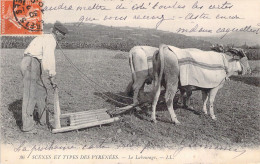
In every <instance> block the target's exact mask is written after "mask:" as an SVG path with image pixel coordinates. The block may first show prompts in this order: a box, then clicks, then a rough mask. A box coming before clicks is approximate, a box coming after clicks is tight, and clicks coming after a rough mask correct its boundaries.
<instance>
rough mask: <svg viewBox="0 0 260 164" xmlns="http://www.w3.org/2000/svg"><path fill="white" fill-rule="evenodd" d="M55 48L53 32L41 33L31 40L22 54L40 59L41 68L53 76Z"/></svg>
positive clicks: (54, 70) (54, 71)
mask: <svg viewBox="0 0 260 164" xmlns="http://www.w3.org/2000/svg"><path fill="white" fill-rule="evenodd" d="M55 49H56V39H55V37H54V34H43V35H41V36H37V37H36V38H34V39H33V40H32V42H31V43H30V44H29V46H28V47H27V48H26V49H25V51H24V54H28V55H30V56H32V57H35V58H37V59H40V60H42V67H43V70H44V71H47V72H48V73H49V76H55V75H56V68H55V67H56V66H55V56H54V51H55Z"/></svg>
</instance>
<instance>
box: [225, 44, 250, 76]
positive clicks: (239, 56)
mask: <svg viewBox="0 0 260 164" xmlns="http://www.w3.org/2000/svg"><path fill="white" fill-rule="evenodd" d="M227 52H230V53H231V54H233V59H234V60H237V61H239V63H240V65H241V68H242V70H241V71H240V72H239V73H240V74H242V75H244V74H250V73H251V68H250V66H249V64H248V58H247V56H246V53H245V51H244V50H243V49H241V48H229V49H228V50H227Z"/></svg>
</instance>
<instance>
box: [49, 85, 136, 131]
mask: <svg viewBox="0 0 260 164" xmlns="http://www.w3.org/2000/svg"><path fill="white" fill-rule="evenodd" d="M133 107H135V106H134V105H128V106H126V107H123V108H117V109H114V110H108V109H106V108H103V109H97V110H88V111H82V112H75V113H65V114H61V110H60V104H59V95H58V88H57V87H55V88H54V125H53V128H52V133H60V132H66V131H72V130H78V129H83V128H88V127H93V126H98V125H103V124H109V123H112V122H115V121H118V120H119V117H111V114H118V113H122V112H124V111H127V110H129V109H131V108H133Z"/></svg>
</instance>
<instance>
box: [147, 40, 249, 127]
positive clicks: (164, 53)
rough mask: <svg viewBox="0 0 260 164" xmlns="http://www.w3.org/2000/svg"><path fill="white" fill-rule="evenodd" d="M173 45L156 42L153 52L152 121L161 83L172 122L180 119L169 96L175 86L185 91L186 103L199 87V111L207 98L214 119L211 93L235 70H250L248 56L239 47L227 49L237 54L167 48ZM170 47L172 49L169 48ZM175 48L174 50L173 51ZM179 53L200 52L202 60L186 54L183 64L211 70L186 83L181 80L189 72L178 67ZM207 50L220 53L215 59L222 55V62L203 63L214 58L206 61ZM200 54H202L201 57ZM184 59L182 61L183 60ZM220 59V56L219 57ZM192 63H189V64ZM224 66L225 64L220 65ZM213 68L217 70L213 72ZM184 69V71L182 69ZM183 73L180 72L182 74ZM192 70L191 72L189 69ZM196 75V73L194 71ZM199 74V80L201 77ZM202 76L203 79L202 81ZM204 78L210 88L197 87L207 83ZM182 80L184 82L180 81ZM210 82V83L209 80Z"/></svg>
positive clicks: (242, 72) (204, 110)
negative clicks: (200, 101)
mask: <svg viewBox="0 0 260 164" xmlns="http://www.w3.org/2000/svg"><path fill="white" fill-rule="evenodd" d="M171 47H173V46H167V45H164V44H162V45H160V48H159V53H158V54H155V55H154V57H153V69H154V99H153V103H152V116H151V119H152V120H153V121H154V122H156V116H155V111H156V105H157V101H158V98H159V95H160V88H161V85H163V86H164V87H166V94H165V101H166V104H167V108H168V111H169V113H170V115H171V119H172V121H173V122H174V123H176V124H178V123H180V122H179V121H178V119H177V117H176V115H175V113H174V110H173V98H174V96H175V93H176V91H177V89H178V88H179V89H180V90H181V93H182V94H183V93H184V92H186V93H187V101H186V103H189V98H190V96H191V94H192V91H193V90H201V92H202V99H203V112H204V113H205V114H207V108H206V104H207V101H208V100H209V103H210V116H211V118H212V119H214V120H215V119H216V117H215V115H214V110H213V103H214V99H215V96H216V94H217V91H218V90H219V89H220V88H221V87H222V86H223V84H224V82H225V80H226V79H227V78H228V77H229V76H231V75H232V74H234V73H235V72H238V73H239V74H242V75H244V74H246V73H250V72H251V69H250V67H249V64H248V59H247V57H246V55H245V53H244V52H243V51H242V50H237V49H232V50H229V52H235V53H236V54H240V56H238V55H227V54H224V53H218V52H213V51H202V50H199V49H178V48H175V47H173V48H171ZM172 49H174V51H173V50H172ZM175 49H176V51H175ZM176 53H180V54H181V55H184V56H185V55H189V54H192V53H194V54H195V55H202V56H201V58H204V61H205V63H199V62H198V63H196V62H194V59H191V58H188V59H189V60H186V59H187V58H186V59H184V60H182V64H183V65H185V64H186V65H188V67H194V66H195V67H203V70H204V71H211V74H210V75H209V79H207V78H208V77H205V76H204V77H203V76H200V77H199V78H197V79H196V77H195V80H194V79H193V82H194V83H197V82H199V83H198V86H194V85H189V83H187V84H188V85H187V84H186V83H185V79H184V82H182V81H181V80H182V78H186V77H187V75H190V74H191V72H188V71H187V70H188V69H186V70H184V71H183V70H181V69H180V67H181V61H180V59H179V58H178V54H176ZM207 54H211V55H212V54H213V57H215V56H214V55H217V56H222V57H223V58H221V57H219V58H216V59H223V62H222V63H223V65H217V64H215V65H210V64H207V63H212V62H215V61H208V60H207V58H205V57H206V56H207ZM230 54H231V53H230ZM203 55H205V56H204V57H203ZM185 60H186V61H185ZM219 61H220V63H221V60H219ZM191 63H192V64H191ZM222 66H225V67H222ZM215 71H218V73H217V74H216V73H215ZM185 72H186V73H185ZM183 74H184V75H183ZM192 74H194V73H192ZM196 75H197V74H196ZM201 77H202V81H201V79H200V78H201ZM204 80H205V81H204ZM206 80H212V81H213V83H212V86H214V87H210V88H205V87H204V88H203V87H200V84H201V83H204V84H203V85H207V83H206ZM216 81H218V83H216V84H214V82H216ZM183 84H184V85H183ZM209 86H211V84H209Z"/></svg>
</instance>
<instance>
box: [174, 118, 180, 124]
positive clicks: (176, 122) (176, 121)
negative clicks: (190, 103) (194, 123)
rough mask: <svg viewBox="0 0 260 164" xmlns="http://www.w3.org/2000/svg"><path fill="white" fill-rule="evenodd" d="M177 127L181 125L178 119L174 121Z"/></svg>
mask: <svg viewBox="0 0 260 164" xmlns="http://www.w3.org/2000/svg"><path fill="white" fill-rule="evenodd" d="M173 122H174V123H175V124H176V125H180V124H181V123H180V121H178V120H177V119H176V120H174V121H173Z"/></svg>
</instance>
